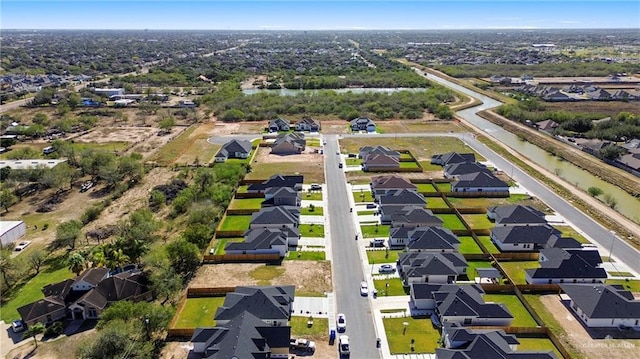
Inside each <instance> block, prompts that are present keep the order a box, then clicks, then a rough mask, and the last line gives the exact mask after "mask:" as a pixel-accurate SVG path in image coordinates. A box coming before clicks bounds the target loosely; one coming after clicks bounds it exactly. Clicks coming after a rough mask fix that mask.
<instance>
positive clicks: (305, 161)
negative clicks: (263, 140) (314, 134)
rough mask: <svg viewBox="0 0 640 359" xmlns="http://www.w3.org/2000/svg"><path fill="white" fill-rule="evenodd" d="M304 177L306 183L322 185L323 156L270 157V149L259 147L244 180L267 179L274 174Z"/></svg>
mask: <svg viewBox="0 0 640 359" xmlns="http://www.w3.org/2000/svg"><path fill="white" fill-rule="evenodd" d="M295 173H299V174H301V175H303V176H304V181H305V182H306V183H313V182H315V183H324V156H323V155H321V154H317V153H302V154H295V155H286V156H282V155H272V154H271V148H269V147H259V149H258V154H257V156H256V158H255V160H254V162H253V163H252V164H251V172H250V173H248V174H247V176H246V179H267V178H269V177H270V176H272V175H274V174H284V175H289V174H295Z"/></svg>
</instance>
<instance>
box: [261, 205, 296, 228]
mask: <svg viewBox="0 0 640 359" xmlns="http://www.w3.org/2000/svg"><path fill="white" fill-rule="evenodd" d="M298 222H299V221H298V218H296V217H295V216H294V215H293V214H291V212H289V211H287V210H286V209H285V208H283V207H282V206H277V207H267V208H262V209H260V211H258V212H254V213H253V214H251V225H252V226H256V225H261V224H265V225H267V224H268V225H273V224H282V225H289V224H298Z"/></svg>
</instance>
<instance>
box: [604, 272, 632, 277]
mask: <svg viewBox="0 0 640 359" xmlns="http://www.w3.org/2000/svg"><path fill="white" fill-rule="evenodd" d="M607 273H608V274H609V275H610V276H612V277H633V273H631V272H616V271H607Z"/></svg>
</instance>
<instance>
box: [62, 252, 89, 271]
mask: <svg viewBox="0 0 640 359" xmlns="http://www.w3.org/2000/svg"><path fill="white" fill-rule="evenodd" d="M87 264H88V263H87V259H86V258H85V257H84V255H82V253H79V252H75V253H73V254H71V255H70V256H69V258H67V268H69V270H70V271H72V272H73V273H75V275H80V273H82V271H83V270H85V269H86V268H87Z"/></svg>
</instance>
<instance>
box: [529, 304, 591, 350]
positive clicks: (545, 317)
mask: <svg viewBox="0 0 640 359" xmlns="http://www.w3.org/2000/svg"><path fill="white" fill-rule="evenodd" d="M524 299H526V301H527V302H528V303H529V305H531V308H533V311H534V312H536V314H537V315H538V316H539V317H540V319H541V320H542V322H543V323H544V325H545V326H546V327H547V328H549V330H551V331H552V332H553V333H554V334H555V335H556V336H558V337H560V338H561V341H563V342H567V341H569V339H566V337H567V332H566V331H565V330H564V328H563V327H562V324H560V323H559V322H558V321H557V320H556V318H555V317H554V316H553V314H552V313H551V312H550V311H549V310H548V309H547V307H545V305H544V304H542V302H541V301H540V296H539V295H535V294H524ZM563 345H564V344H563ZM564 346H565V349H567V350H568V351H569V354H570V355H571V357H572V358H580V357H581V355H580V353H578V352H577V351H576V350H575V349H574V348H573V347H572V346H571V345H564ZM558 358H562V357H558Z"/></svg>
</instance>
